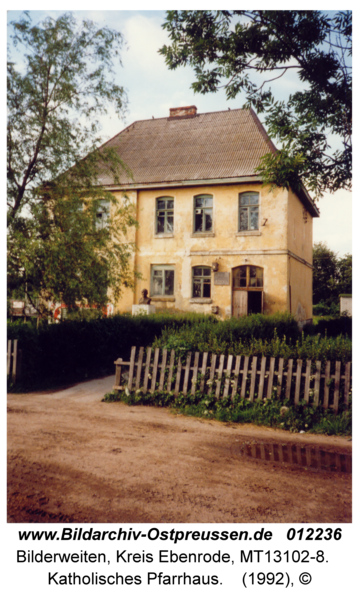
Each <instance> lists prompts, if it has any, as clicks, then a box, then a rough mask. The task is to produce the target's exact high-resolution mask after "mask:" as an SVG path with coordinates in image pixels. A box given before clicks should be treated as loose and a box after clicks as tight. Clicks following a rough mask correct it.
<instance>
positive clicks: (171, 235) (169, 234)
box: [155, 233, 174, 238]
mask: <svg viewBox="0 0 359 600" xmlns="http://www.w3.org/2000/svg"><path fill="white" fill-rule="evenodd" d="M173 237H174V234H173V233H155V238H173Z"/></svg>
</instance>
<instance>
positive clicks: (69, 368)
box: [7, 311, 215, 390]
mask: <svg viewBox="0 0 359 600" xmlns="http://www.w3.org/2000/svg"><path fill="white" fill-rule="evenodd" d="M84 313H85V318H84V319H82V320H80V319H75V320H72V319H70V320H66V321H62V322H61V323H58V324H52V325H49V324H47V323H46V322H41V323H40V327H39V329H37V328H36V325H35V324H32V323H22V322H21V323H20V322H14V323H8V331H7V334H8V339H11V340H14V339H17V340H18V343H19V348H20V349H21V350H22V377H21V382H19V386H20V385H21V389H23V390H28V389H36V388H39V387H42V388H45V387H48V386H49V385H57V384H64V383H67V382H71V381H80V380H83V379H94V378H95V377H100V376H103V375H109V374H112V373H114V371H115V367H114V364H113V363H114V361H115V360H117V358H122V359H123V360H129V358H130V353H131V346H151V344H152V343H153V341H154V340H155V338H156V336H157V337H158V336H160V335H161V332H162V330H163V329H164V328H165V327H168V326H169V325H170V324H171V326H172V327H173V328H178V329H180V328H181V327H183V326H184V325H190V324H192V326H193V325H194V324H195V323H198V322H201V321H202V320H208V321H213V320H215V318H214V317H204V316H202V315H196V314H194V313H189V314H179V315H166V314H161V313H159V314H155V315H150V316H137V317H131V316H128V315H116V316H114V317H109V318H97V319H91V320H87V319H86V311H84ZM19 386H18V387H19Z"/></svg>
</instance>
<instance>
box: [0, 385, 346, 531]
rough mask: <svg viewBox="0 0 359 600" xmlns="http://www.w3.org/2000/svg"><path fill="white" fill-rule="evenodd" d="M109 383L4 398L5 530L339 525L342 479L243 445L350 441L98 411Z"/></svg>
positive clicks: (340, 444) (341, 447) (152, 413)
mask: <svg viewBox="0 0 359 600" xmlns="http://www.w3.org/2000/svg"><path fill="white" fill-rule="evenodd" d="M113 383H114V378H113V377H106V378H104V379H99V380H95V381H91V382H86V383H83V384H80V385H77V386H74V387H72V388H69V389H66V390H62V391H58V392H55V393H36V394H10V395H9V396H8V493H9V504H8V521H9V522H107V523H110V522H115V523H120V522H122V523H136V522H148V523H155V522H156V523H157V522H166V523H174V522H190V523H191V522H198V523H206V522H210V523H214V522H227V523H241V522H260V523H262V522H263V523H274V522H293V523H305V522H318V523H330V522H338V523H345V522H350V521H351V476H350V475H349V474H346V473H337V472H332V473H331V472H330V473H326V472H321V471H311V470H306V469H304V468H299V467H296V466H291V465H288V464H280V463H274V462H271V461H262V460H253V459H251V458H246V457H243V456H242V455H241V454H240V452H239V450H240V448H241V446H242V444H243V443H244V442H248V441H249V442H250V441H258V442H259V441H266V442H267V441H272V442H279V443H301V444H304V443H305V444H310V445H311V446H316V447H320V448H323V449H328V450H332V451H335V452H340V453H348V454H351V442H350V441H348V440H345V439H342V438H335V439H332V438H328V437H325V436H313V435H310V434H305V435H300V434H288V433H286V432H281V431H276V430H271V429H267V428H259V427H255V426H247V425H236V424H224V423H218V422H213V421H212V422H210V421H203V420H200V419H196V418H190V417H183V416H179V415H175V414H173V413H171V412H170V411H169V410H167V409H162V408H150V407H144V406H139V407H133V406H126V405H124V404H122V403H113V404H107V403H101V402H100V400H101V398H102V397H103V394H104V393H105V392H106V391H110V390H111V388H112V385H113Z"/></svg>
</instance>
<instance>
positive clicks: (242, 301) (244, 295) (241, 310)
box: [232, 290, 248, 317]
mask: <svg viewBox="0 0 359 600" xmlns="http://www.w3.org/2000/svg"><path fill="white" fill-rule="evenodd" d="M232 302H233V309H232V315H233V317H243V316H245V315H247V314H248V292H247V291H245V290H233V299H232Z"/></svg>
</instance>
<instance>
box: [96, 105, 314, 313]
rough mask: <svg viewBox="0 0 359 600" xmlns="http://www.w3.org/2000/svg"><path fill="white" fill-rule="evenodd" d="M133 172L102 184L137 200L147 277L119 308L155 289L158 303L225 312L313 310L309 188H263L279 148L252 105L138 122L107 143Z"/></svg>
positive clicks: (134, 237) (138, 255) (137, 234)
mask: <svg viewBox="0 0 359 600" xmlns="http://www.w3.org/2000/svg"><path fill="white" fill-rule="evenodd" d="M106 146H109V147H114V148H116V149H118V152H119V154H120V156H121V158H122V160H123V161H124V162H125V163H126V164H127V165H128V166H129V168H130V169H131V171H132V174H133V179H131V178H130V177H128V176H127V175H126V174H125V173H124V174H123V177H122V179H121V185H116V186H115V185H113V184H112V182H111V181H110V180H109V179H106V178H105V177H104V178H103V180H102V181H101V183H102V184H104V185H106V186H107V187H108V188H109V189H110V190H111V191H113V193H114V194H115V195H116V196H117V197H118V198H119V199H121V198H123V194H124V193H126V194H127V196H128V197H129V198H130V200H131V201H132V202H133V204H134V205H135V207H136V214H137V220H138V223H139V228H138V229H136V230H133V232H131V241H134V242H135V243H136V247H137V250H136V252H135V254H134V256H133V268H134V269H135V270H136V271H139V272H141V274H142V276H143V280H142V281H139V282H138V284H137V287H136V290H135V291H134V292H133V291H131V290H125V291H124V293H123V296H122V298H121V299H120V301H119V303H118V305H117V306H116V307H115V312H116V311H121V312H123V311H130V310H131V306H132V304H137V303H138V300H139V297H140V294H141V290H142V289H143V288H147V289H148V290H149V294H150V296H151V298H152V304H154V305H155V306H156V307H158V308H167V309H168V308H174V309H177V310H181V311H196V312H206V313H209V312H215V313H217V314H218V315H219V316H220V317H222V318H224V317H228V316H235V317H239V316H241V315H245V314H249V313H257V312H264V313H266V314H270V313H273V312H276V311H290V312H291V313H293V314H295V315H296V316H297V318H298V319H300V320H306V319H310V318H311V317H312V219H313V218H314V217H318V216H319V212H318V209H317V207H316V206H315V204H314V203H313V201H312V200H311V198H310V196H309V195H308V193H307V192H306V191H305V189H303V190H302V191H301V192H300V194H299V195H296V194H294V193H293V192H292V191H290V190H289V191H287V190H286V189H280V188H275V189H274V190H273V191H270V188H269V186H267V187H262V184H261V182H260V179H259V177H258V176H257V175H256V174H255V167H257V166H258V164H259V162H260V159H261V157H262V156H263V155H264V154H265V153H267V152H275V147H274V145H273V143H272V142H271V140H270V139H269V137H268V135H267V134H266V132H265V129H264V128H263V126H262V124H261V123H260V121H259V119H258V117H257V116H256V114H255V113H254V112H253V111H252V110H242V109H239V110H226V111H222V112H214V113H204V114H199V113H197V109H196V107H195V106H188V107H182V108H174V109H171V110H170V115H169V117H165V118H161V119H154V118H152V119H150V120H145V121H136V122H135V123H133V124H132V125H130V126H129V127H127V128H126V129H124V130H123V131H122V132H121V133H119V134H118V135H116V136H115V137H114V138H112V139H111V140H110V141H109V142H107V143H106Z"/></svg>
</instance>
